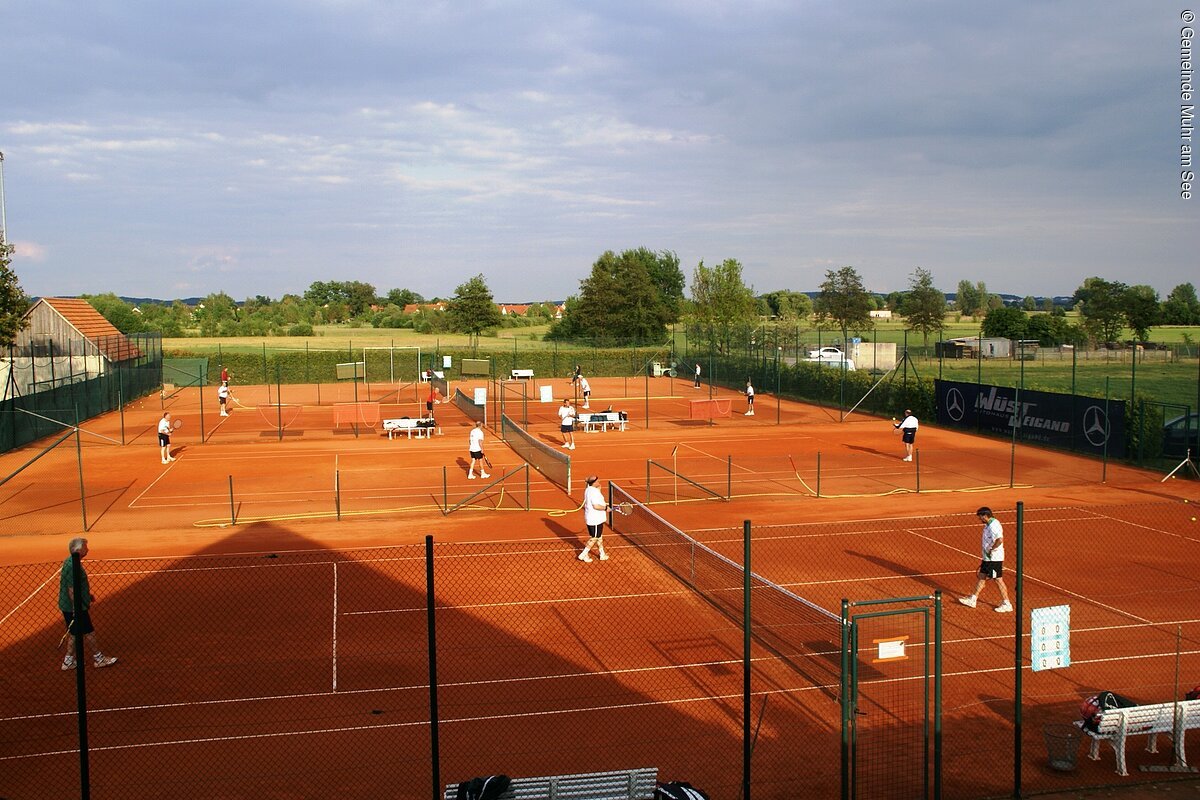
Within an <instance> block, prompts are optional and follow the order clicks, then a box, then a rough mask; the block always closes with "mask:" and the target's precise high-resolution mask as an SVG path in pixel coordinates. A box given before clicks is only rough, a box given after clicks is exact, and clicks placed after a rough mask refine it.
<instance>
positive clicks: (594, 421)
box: [579, 411, 625, 433]
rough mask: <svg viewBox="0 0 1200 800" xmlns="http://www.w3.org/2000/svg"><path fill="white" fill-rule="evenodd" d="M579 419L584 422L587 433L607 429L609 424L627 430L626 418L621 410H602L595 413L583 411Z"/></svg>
mask: <svg viewBox="0 0 1200 800" xmlns="http://www.w3.org/2000/svg"><path fill="white" fill-rule="evenodd" d="M579 421H580V422H582V423H583V430H584V432H585V433H590V432H593V431H597V430H599V431H606V430H608V426H609V425H612V426H613V427H615V428H616V429H617V430H621V431H623V430H625V418H624V417H622V416H621V412H620V411H601V412H598V413H595V414H589V413H588V412H586V411H585V412H583V413H582V414H580V416H579Z"/></svg>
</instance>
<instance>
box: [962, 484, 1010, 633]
mask: <svg viewBox="0 0 1200 800" xmlns="http://www.w3.org/2000/svg"><path fill="white" fill-rule="evenodd" d="M975 514H976V516H978V517H979V521H980V522H982V523H983V560H982V561H980V562H979V580H978V581H976V582H975V591H973V592H971V593H970V594H969V595H967V596H966V597H960V598H958V602H960V603H962V604H963V605H964V606H967V607H969V608H974V607H975V603H976V602H977V601H978V600H979V592H980V590H981V589H983V584H984V583H985V582H987V581H995V582H996V586H997V587H998V588H999V589H1000V599H1001V600H1002V601H1003V602H1001V603H1000V605H998V606H996V611H997V612H999V613H1001V614H1005V613H1008V612H1009V611H1012V610H1013V607H1012V603H1010V602H1008V588H1007V587H1006V586H1005V585H1004V528H1003V527H1001V525H1000V520H998V519H996V517H995V516H993V515H992V510H991V509H990V508H988V507H987V506H984V507H983V508H981V509H979V510H978V511H976V512H975Z"/></svg>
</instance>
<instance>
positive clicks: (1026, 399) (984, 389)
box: [934, 380, 1125, 458]
mask: <svg viewBox="0 0 1200 800" xmlns="http://www.w3.org/2000/svg"><path fill="white" fill-rule="evenodd" d="M934 391H935V392H936V393H937V421H938V424H939V425H944V426H946V427H950V428H959V429H961V430H964V431H978V432H980V433H989V434H993V435H998V436H1012V435H1013V427H1014V426H1016V429H1017V431H1016V433H1017V441H1019V442H1034V443H1040V444H1048V445H1050V446H1052V447H1061V448H1064V449H1068V450H1075V451H1077V452H1081V453H1090V454H1092V455H1103V454H1104V453H1105V452H1106V450H1107V453H1108V455H1110V456H1112V457H1114V458H1123V457H1124V456H1125V401H1123V400H1110V401H1108V402H1107V403H1106V402H1105V401H1104V400H1102V399H1097V398H1095V397H1084V396H1082V395H1076V394H1059V393H1056V392H1038V391H1034V390H1032V389H1025V390H1023V391H1021V392H1019V393H1018V391H1017V389H1015V388H1013V387H1008V386H989V385H982V386H981V385H979V384H975V383H959V382H957V381H942V380H938V381H934ZM1018 394H1019V397H1018Z"/></svg>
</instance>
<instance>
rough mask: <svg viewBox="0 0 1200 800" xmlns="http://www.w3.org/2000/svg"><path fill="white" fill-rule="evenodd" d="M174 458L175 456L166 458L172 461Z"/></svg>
mask: <svg viewBox="0 0 1200 800" xmlns="http://www.w3.org/2000/svg"><path fill="white" fill-rule="evenodd" d="M174 460H175V456H170V457H169V458H167V461H174Z"/></svg>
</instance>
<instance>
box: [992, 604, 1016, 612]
mask: <svg viewBox="0 0 1200 800" xmlns="http://www.w3.org/2000/svg"><path fill="white" fill-rule="evenodd" d="M1010 611H1012V603H1003V604H1001V605H998V606H996V613H997V614H1007V613H1008V612H1010Z"/></svg>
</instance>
